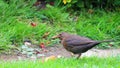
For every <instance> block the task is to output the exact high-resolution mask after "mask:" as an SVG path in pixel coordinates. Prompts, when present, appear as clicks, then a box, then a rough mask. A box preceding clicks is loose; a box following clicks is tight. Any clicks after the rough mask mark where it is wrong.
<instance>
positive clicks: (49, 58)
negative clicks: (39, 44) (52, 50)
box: [45, 55, 57, 62]
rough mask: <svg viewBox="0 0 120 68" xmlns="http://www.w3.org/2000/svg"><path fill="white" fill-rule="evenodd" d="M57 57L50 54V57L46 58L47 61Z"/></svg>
mask: <svg viewBox="0 0 120 68" xmlns="http://www.w3.org/2000/svg"><path fill="white" fill-rule="evenodd" d="M56 58H57V57H56V56H54V55H52V56H49V57H46V58H45V62H47V61H48V60H55V59H56Z"/></svg>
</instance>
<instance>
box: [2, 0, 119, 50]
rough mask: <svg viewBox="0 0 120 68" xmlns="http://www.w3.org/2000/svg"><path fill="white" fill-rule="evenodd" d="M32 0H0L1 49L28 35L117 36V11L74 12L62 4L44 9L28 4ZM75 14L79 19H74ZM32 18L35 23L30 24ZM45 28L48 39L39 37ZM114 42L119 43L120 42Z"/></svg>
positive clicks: (17, 43)
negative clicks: (66, 33)
mask: <svg viewBox="0 0 120 68" xmlns="http://www.w3.org/2000/svg"><path fill="white" fill-rule="evenodd" d="M33 3H34V0H31V1H29V2H27V1H24V0H21V1H17V0H11V1H10V3H9V4H7V3H6V2H4V0H1V1H0V7H1V10H0V15H1V16H0V24H1V25H0V51H1V50H7V49H9V47H11V45H12V43H14V44H16V45H17V46H20V45H22V44H23V41H24V40H25V39H27V38H29V39H30V40H33V41H38V43H37V44H39V43H40V42H45V43H46V42H47V41H51V40H50V38H51V37H52V36H53V35H55V34H57V33H60V32H69V33H75V34H78V35H81V36H87V37H89V38H92V39H94V40H104V39H113V40H117V41H118V42H119V40H120V35H119V34H120V29H119V28H120V16H119V15H120V12H105V11H101V10H94V11H93V14H90V13H88V12H86V11H81V12H78V13H77V14H79V15H76V12H73V13H71V12H67V11H66V10H65V9H64V7H63V8H61V7H53V6H49V5H47V8H46V9H44V10H40V11H36V9H35V8H34V7H32V8H31V6H32V4H33ZM76 17H77V18H78V19H77V20H76V21H74V19H75V18H76ZM31 22H34V23H36V24H37V26H36V27H34V28H33V27H31V25H30V23H31ZM46 32H50V35H49V36H48V39H47V40H46V39H43V38H42V36H43V34H44V33H46ZM33 43H34V42H33ZM52 43H53V42H52V41H51V44H52ZM113 45H114V46H118V45H119V43H114V44H113ZM105 46H106V45H104V44H103V45H101V46H100V47H105Z"/></svg>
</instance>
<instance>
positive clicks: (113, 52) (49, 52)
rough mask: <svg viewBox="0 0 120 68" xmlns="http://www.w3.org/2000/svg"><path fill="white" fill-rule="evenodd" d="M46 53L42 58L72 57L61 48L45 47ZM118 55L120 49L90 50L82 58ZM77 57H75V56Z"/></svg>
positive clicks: (14, 57) (1, 57) (10, 57)
mask: <svg viewBox="0 0 120 68" xmlns="http://www.w3.org/2000/svg"><path fill="white" fill-rule="evenodd" d="M46 50H47V52H44V51H43V52H41V53H42V54H44V57H49V56H51V55H54V56H61V57H67V58H69V57H73V56H72V55H71V53H70V52H68V51H66V50H65V49H64V48H63V46H54V47H47V48H46ZM117 55H120V49H105V50H102V49H91V50H89V51H87V52H86V53H83V54H82V57H84V56H87V57H90V56H97V57H108V56H117ZM75 56H77V55H75ZM40 58H41V57H40ZM21 59H22V60H25V59H29V58H28V57H26V56H25V55H18V54H12V55H5V54H2V55H0V60H5V61H6V60H21Z"/></svg>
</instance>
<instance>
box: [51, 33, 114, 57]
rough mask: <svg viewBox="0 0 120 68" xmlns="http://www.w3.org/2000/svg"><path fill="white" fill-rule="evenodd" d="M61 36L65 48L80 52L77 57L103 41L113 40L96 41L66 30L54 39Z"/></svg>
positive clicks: (75, 52) (76, 52)
mask: <svg viewBox="0 0 120 68" xmlns="http://www.w3.org/2000/svg"><path fill="white" fill-rule="evenodd" d="M55 38H59V39H60V40H61V44H63V46H64V48H65V49H66V50H68V51H70V52H72V53H74V54H78V57H77V59H78V58H79V57H80V56H81V54H82V53H84V52H86V51H88V50H89V49H91V48H93V47H94V46H96V45H98V44H100V43H102V42H112V41H111V40H105V41H95V40H91V39H89V38H86V37H81V36H78V35H74V34H69V33H66V32H63V33H60V34H58V35H56V36H54V37H52V39H55Z"/></svg>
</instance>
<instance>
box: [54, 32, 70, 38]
mask: <svg viewBox="0 0 120 68" xmlns="http://www.w3.org/2000/svg"><path fill="white" fill-rule="evenodd" d="M68 36H69V34H68V33H66V32H62V33H60V34H58V35H56V36H53V37H52V39H56V38H59V39H60V40H62V39H63V38H66V37H68Z"/></svg>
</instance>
